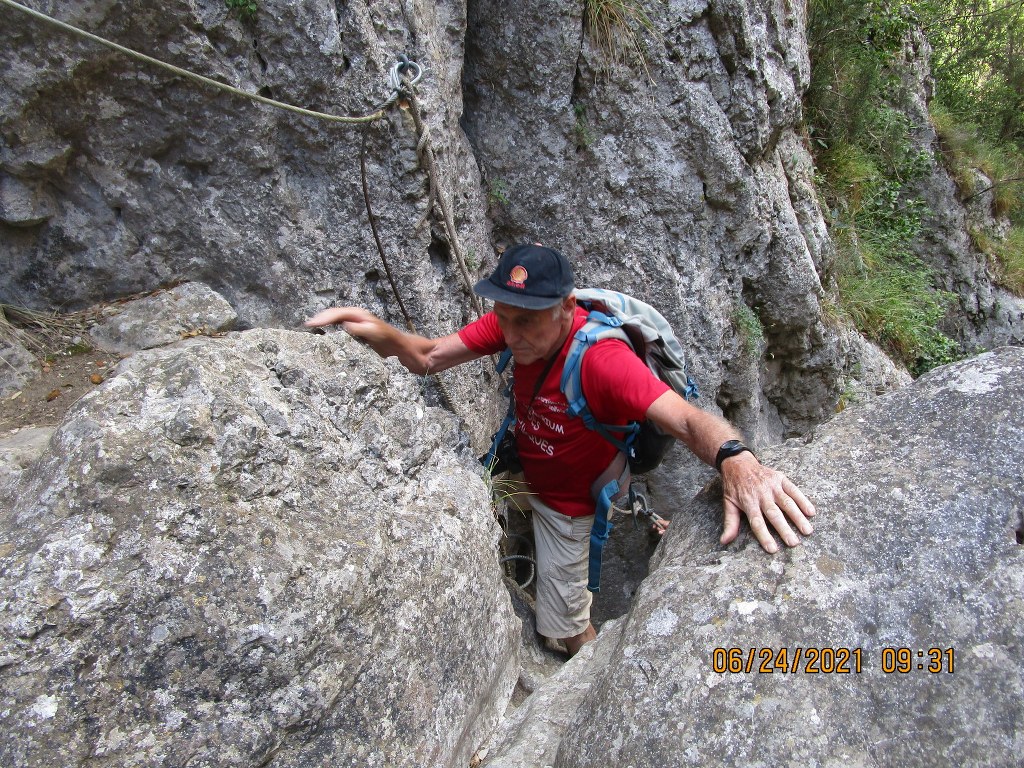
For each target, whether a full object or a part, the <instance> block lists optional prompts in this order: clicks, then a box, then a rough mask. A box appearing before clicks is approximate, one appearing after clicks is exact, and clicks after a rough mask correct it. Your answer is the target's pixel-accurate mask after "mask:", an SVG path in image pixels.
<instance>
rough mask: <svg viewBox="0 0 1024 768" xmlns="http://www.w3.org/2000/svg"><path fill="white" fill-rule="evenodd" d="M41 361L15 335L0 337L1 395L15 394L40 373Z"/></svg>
mask: <svg viewBox="0 0 1024 768" xmlns="http://www.w3.org/2000/svg"><path fill="white" fill-rule="evenodd" d="M38 368H39V361H38V360H36V358H35V355H33V354H32V353H31V352H29V351H28V350H27V349H25V347H24V346H23V345H22V344H21V343H20V342H19V341H18V340H17V339H16V338H14V337H13V336H12V337H9V338H0V397H6V396H7V395H10V394H13V393H14V392H17V391H18V390H19V389H21V388H22V387H23V386H25V384H26V383H28V382H29V381H31V380H32V379H34V378H35V377H36V376H38V375H39V370H38Z"/></svg>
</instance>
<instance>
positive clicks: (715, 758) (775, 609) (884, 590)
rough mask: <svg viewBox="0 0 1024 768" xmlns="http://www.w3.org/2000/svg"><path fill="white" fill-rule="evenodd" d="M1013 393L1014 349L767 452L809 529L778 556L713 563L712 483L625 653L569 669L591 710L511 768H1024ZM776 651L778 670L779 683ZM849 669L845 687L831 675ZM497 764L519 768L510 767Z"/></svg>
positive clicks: (716, 526)
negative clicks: (584, 686)
mask: <svg viewBox="0 0 1024 768" xmlns="http://www.w3.org/2000/svg"><path fill="white" fill-rule="evenodd" d="M1022 390H1024V350H1021V349H1019V348H1002V349H999V350H996V351H994V352H991V353H987V354H984V355H981V356H979V357H977V358H974V359H971V360H967V361H964V362H961V363H956V364H953V365H949V366H946V367H943V368H940V369H936V370H935V371H932V372H931V373H929V374H927V375H925V376H923V377H922V378H920V379H919V380H917V381H916V382H915V383H914V384H913V385H911V386H908V387H906V388H904V389H902V390H900V391H898V392H895V393H892V394H889V395H886V396H883V397H878V398H874V399H872V400H870V401H867V402H866V403H863V404H860V405H856V406H853V407H851V408H848V409H847V410H845V411H844V412H843V413H841V414H839V415H837V416H836V417H835V418H834V419H832V420H831V421H830V422H828V423H827V424H825V425H823V426H821V427H819V428H818V429H817V430H816V431H815V434H814V438H813V440H811V441H810V442H809V443H806V444H804V443H802V442H800V441H796V440H792V441H789V442H788V443H786V444H785V445H783V446H780V447H778V448H776V449H773V450H771V451H768V452H767V453H766V457H765V458H766V460H767V461H768V462H769V463H771V464H773V465H774V466H777V467H779V468H780V469H782V470H784V471H785V472H786V473H787V474H788V475H789V476H790V477H791V478H792V479H793V480H794V481H796V482H797V483H798V484H799V485H800V487H801V488H802V489H803V490H804V491H805V492H807V494H808V495H809V496H810V497H811V498H812V499H813V500H814V502H815V503H816V505H817V509H818V512H819V514H818V516H817V518H816V521H815V532H814V534H813V535H812V536H811V537H809V538H807V539H805V540H804V544H803V545H802V546H801V547H799V548H795V549H791V550H786V551H784V552H782V553H780V554H778V555H775V556H767V555H766V554H764V553H763V551H761V549H760V548H759V546H758V545H757V543H756V542H755V541H753V539H752V538H750V537H749V534H746V533H744V534H742V535H741V538H740V539H739V540H738V541H737V542H735V543H734V544H733V545H731V546H729V547H728V548H726V549H722V548H721V547H720V546H719V545H718V543H717V542H718V536H719V533H720V528H721V501H720V496H719V495H718V494H720V488H716V486H715V485H711V486H709V487H708V489H707V490H706V491H705V492H704V493H703V494H701V496H699V497H698V498H697V499H696V500H695V502H694V503H693V504H691V505H690V506H689V507H688V508H687V509H685V510H681V511H680V512H679V513H677V514H676V515H675V517H674V520H673V524H672V527H671V528H670V530H669V533H668V534H667V536H666V539H665V541H664V542H663V544H662V545H661V547H660V548H659V550H658V551H657V553H656V554H655V557H654V558H653V559H652V562H651V575H650V576H649V577H648V579H647V580H646V581H645V582H644V584H643V585H642V587H641V589H640V592H639V594H638V596H637V599H636V601H635V602H634V606H633V608H632V611H631V612H630V614H629V615H628V616H627V617H625V618H624V619H623V620H622V622H621V626H619V627H618V628H617V629H616V634H614V635H612V636H609V637H608V638H604V637H601V636H599V638H598V641H597V642H598V644H599V645H601V644H606V645H611V646H613V647H612V648H611V649H610V650H609V648H607V647H603V648H598V649H596V650H595V652H594V659H602V658H607V661H606V662H605V661H599V662H598V663H599V664H600V670H599V672H598V673H597V674H596V675H595V674H594V669H592V668H587V669H583V670H579V671H578V675H577V677H579V678H592V679H594V680H595V682H594V683H593V684H592V685H591V686H590V687H589V690H588V691H586V693H585V695H581V694H579V692H574V689H571V688H570V689H567V690H569V691H570V693H571V694H572V695H574V696H576V697H577V699H578V700H579V701H580V702H581V703H580V704H579V706H578V708H576V710H575V712H574V713H573V715H572V717H571V718H570V717H566V715H565V713H564V712H562V713H559V714H558V716H557V718H553V717H552V715H551V714H550V712H547V713H546V712H545V710H544V708H542V707H537V708H535V714H534V722H532V723H531V722H529V720H527V721H526V722H522V721H520V720H518V719H511V718H510V720H509V721H508V725H507V731H506V732H505V738H506V739H508V741H507V742H506V743H507V744H510V745H515V744H517V743H518V739H520V738H521V734H522V733H523V732H528V731H530V730H531V729H533V730H539V731H541V732H542V733H544V734H545V735H544V739H545V743H547V747H546V750H545V752H544V756H543V757H542V758H538V760H536V761H524V762H520V763H515V764H517V765H522V766H541V765H545V766H546V765H554V766H557V767H558V768H569V767H570V766H588V767H592V766H598V765H600V766H605V765H607V766H613V765H614V766H634V767H635V768H643V767H645V766H652V767H653V766H658V767H659V768H664V767H666V766H712V765H714V766H754V765H764V766H769V765H820V766H836V768H838V766H849V765H855V766H871V767H873V766H895V765H899V766H920V767H921V768H924V767H926V766H928V767H930V766H964V765H970V766H1010V765H1017V764H1018V763H1019V758H1020V754H1021V752H1022V749H1024V743H1022V738H1024V737H1022V731H1021V729H1020V723H1021V722H1022V719H1024V647H1022V645H1021V640H1020V638H1021V637H1022V636H1024V602H1022V600H1021V595H1022V594H1024V546H1022V543H1024V512H1022V510H1024V485H1022V484H1021V482H1020V468H1021V466H1024V453H1022V451H1024V449H1022V448H1021V446H1022V445H1024V405H1022V403H1024V391H1022ZM731 648H737V649H740V650H739V651H738V652H737V653H738V654H739V655H738V662H736V663H738V664H739V667H738V669H739V671H738V672H733V673H730V672H724V673H719V672H716V671H715V669H714V664H715V655H716V649H731ZM797 648H801V649H804V650H803V661H801V662H800V666H799V669H798V670H797V671H795V672H793V671H791V670H792V666H791V665H792V664H793V663H794V661H795V652H796V649H797ZM810 648H815V649H828V651H826V652H824V653H819V654H818V655H817V658H816V662H817V663H816V664H815V665H813V667H814V668H817V669H821V670H822V671H821V672H820V673H809V672H808V671H807V663H808V661H809V660H812V657H809V656H808V655H807V649H810ZM887 648H889V649H899V648H906V649H909V651H908V652H907V655H906V656H902V655H901V656H897V655H896V652H895V651H893V652H887V651H886V650H885V649H887ZM749 649H755V650H754V652H753V656H751V655H750V650H749ZM781 649H786V650H787V651H788V664H789V665H790V667H789V671H786V670H784V669H783V667H782V666H781V664H780V666H779V667H778V668H774V667H773V665H774V663H775V662H777V661H779V651H780V650H781ZM842 649H847V650H846V651H843V650H842ZM929 649H940V651H941V653H939V654H938V655H936V656H934V657H933V656H932V655H930V653H929ZM949 649H952V650H949ZM919 652H921V653H920V654H919ZM847 653H848V654H849V660H848V663H847V665H846V666H847V668H849V670H850V672H849V673H837V672H835V671H833V672H825V670H827V669H832V670H834V669H835V665H836V664H837V663H838V661H839V660H842V659H844V658H846V655H847ZM812 656H813V655H812ZM858 657H859V663H860V671H859V672H858V671H856V669H857V667H856V666H855V665H856V663H857V659H858ZM748 658H751V659H752V665H751V669H750V671H749V672H747V671H745V669H746V663H747V659H748ZM951 658H952V661H951V660H950V659H951ZM769 659H770V660H769ZM719 661H720V662H721V658H720V659H719ZM939 662H941V667H940V666H939ZM762 663H766V670H765V671H763V672H762V671H759V670H760V666H761V664H762ZM904 663H906V666H904ZM951 663H952V665H953V671H952V673H951V671H950V664H951ZM883 664H885V665H886V666H887V667H891V668H894V671H891V672H886V671H884V670H883ZM932 664H935V665H936V669H937V670H939V671H929V665H932ZM769 670H771V673H769ZM900 670H903V671H900ZM564 685H568V684H564ZM540 693H541V695H543V696H546V697H555V698H557V691H551V690H547V691H545V690H544V689H541V691H540ZM535 695H537V694H535ZM529 704H530V701H529V700H527V702H526V704H524V707H526V706H529ZM538 718H539V719H538ZM553 720H557V722H554V723H553ZM552 727H555V728H557V729H560V730H561V732H562V736H561V741H560V744H559V746H558V749H557V757H555V758H552V756H551V755H552V748H551V746H550V741H551V739H552V738H553V736H552V733H551V728H552ZM496 741H500V738H496ZM517 749H520V751H521V748H519V747H517ZM488 759H489V760H492V761H493V764H494V765H502V764H513V763H512V762H508V763H505V762H503V761H509V760H511V759H512V758H511V757H510V756H509V754H508V753H506V752H503V751H502V750H501V749H500V748H499V749H496V750H495V751H492V752H491V753H490V754H489V756H488Z"/></svg>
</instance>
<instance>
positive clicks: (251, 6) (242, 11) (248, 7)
mask: <svg viewBox="0 0 1024 768" xmlns="http://www.w3.org/2000/svg"><path fill="white" fill-rule="evenodd" d="M224 5H226V6H227V7H228V8H229V9H230V10H232V11H234V12H235V13H236V14H238V18H240V19H242V20H243V21H245V20H249V21H251V20H252V19H255V18H256V11H258V10H259V5H258V4H257V2H256V0H224Z"/></svg>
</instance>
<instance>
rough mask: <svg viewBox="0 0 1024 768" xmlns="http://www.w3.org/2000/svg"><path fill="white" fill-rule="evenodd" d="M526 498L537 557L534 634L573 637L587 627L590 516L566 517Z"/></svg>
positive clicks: (592, 518)
mask: <svg viewBox="0 0 1024 768" xmlns="http://www.w3.org/2000/svg"><path fill="white" fill-rule="evenodd" d="M528 498H529V500H530V506H532V507H533V538H534V546H535V548H536V556H537V558H536V559H537V631H538V632H539V633H540V634H542V635H544V636H545V637H550V638H553V639H557V640H561V639H564V638H566V637H575V636H576V635H578V634H580V633H581V632H583V631H585V630H586V629H587V627H588V626H589V625H590V604H591V602H593V597H592V596H591V594H590V592H589V590H587V578H588V573H587V571H588V568H589V562H590V529H591V527H592V526H593V524H594V516H593V515H587V516H585V517H568V516H567V515H563V514H562V513H560V512H556V511H555V510H553V509H552V508H551V507H549V506H548V505H547V504H545V503H544V502H542V501H541V500H540V499H539V498H537V497H536V496H532V495H531V496H529V497H528Z"/></svg>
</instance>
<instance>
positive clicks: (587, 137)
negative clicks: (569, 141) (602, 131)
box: [572, 104, 594, 147]
mask: <svg viewBox="0 0 1024 768" xmlns="http://www.w3.org/2000/svg"><path fill="white" fill-rule="evenodd" d="M572 111H573V113H574V114H575V115H576V125H575V127H574V129H575V132H576V144H577V146H580V147H589V146H590V145H591V144H593V143H594V133H593V131H591V130H590V123H588V122H587V110H586V107H584V106H583V105H582V104H574V105H573V107H572Z"/></svg>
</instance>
